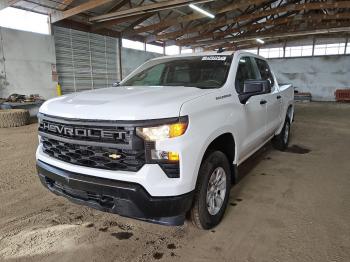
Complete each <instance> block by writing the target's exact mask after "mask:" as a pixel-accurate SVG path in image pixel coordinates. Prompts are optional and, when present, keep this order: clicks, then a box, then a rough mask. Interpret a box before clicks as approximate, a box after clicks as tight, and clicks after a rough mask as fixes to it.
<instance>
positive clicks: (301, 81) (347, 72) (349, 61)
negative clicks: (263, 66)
mask: <svg viewBox="0 0 350 262" xmlns="http://www.w3.org/2000/svg"><path fill="white" fill-rule="evenodd" d="M270 64H271V66H272V67H273V69H274V71H275V73H276V75H277V78H278V81H279V82H280V83H292V84H293V86H294V87H296V88H297V90H298V91H299V92H310V93H311V94H312V99H313V100H314V101H334V100H335V99H334V91H335V90H336V89H344V88H350V77H349V76H350V56H349V55H347V56H345V55H340V56H319V57H298V58H281V59H270Z"/></svg>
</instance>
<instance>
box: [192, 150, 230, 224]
mask: <svg viewBox="0 0 350 262" xmlns="http://www.w3.org/2000/svg"><path fill="white" fill-rule="evenodd" d="M230 189H231V172H230V165H229V161H228V159H227V157H226V155H225V154H224V153H222V152H221V151H214V152H212V153H210V154H209V155H208V156H207V157H206V158H205V160H204V161H203V163H202V165H201V167H200V171H199V174H198V182H197V187H196V193H195V197H194V204H193V207H192V209H191V218H192V222H193V224H194V225H195V226H197V227H198V228H201V229H210V228H213V227H215V226H216V225H217V224H219V223H220V221H221V219H222V217H223V216H224V213H225V209H226V206H227V202H228V198H229V194H230Z"/></svg>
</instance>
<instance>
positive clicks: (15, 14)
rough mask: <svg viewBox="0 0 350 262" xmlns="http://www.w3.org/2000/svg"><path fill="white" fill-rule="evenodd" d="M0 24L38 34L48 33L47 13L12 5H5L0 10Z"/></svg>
mask: <svg viewBox="0 0 350 262" xmlns="http://www.w3.org/2000/svg"><path fill="white" fill-rule="evenodd" d="M0 26H1V27H7V28H12V29H17V30H23V31H29V32H34V33H39V34H46V35H48V34H50V30H49V23H48V16H47V15H42V14H37V13H33V12H29V11H25V10H21V9H18V8H13V7H7V8H5V9H3V10H1V11H0Z"/></svg>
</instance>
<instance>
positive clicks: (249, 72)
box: [235, 56, 260, 94]
mask: <svg viewBox="0 0 350 262" xmlns="http://www.w3.org/2000/svg"><path fill="white" fill-rule="evenodd" d="M259 78H260V76H259V74H258V72H257V71H256V69H255V66H254V64H253V61H252V59H251V58H250V57H248V56H246V57H241V58H240V59H239V62H238V68H237V74H236V81H235V87H236V91H237V93H238V94H243V88H244V81H246V80H259Z"/></svg>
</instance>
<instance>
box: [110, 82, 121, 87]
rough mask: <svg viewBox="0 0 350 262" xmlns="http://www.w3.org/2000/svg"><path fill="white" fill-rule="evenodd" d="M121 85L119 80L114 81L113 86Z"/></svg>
mask: <svg viewBox="0 0 350 262" xmlns="http://www.w3.org/2000/svg"><path fill="white" fill-rule="evenodd" d="M119 85H120V82H119V81H117V82H114V83H113V84H112V86H113V87H117V86H119Z"/></svg>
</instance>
